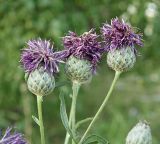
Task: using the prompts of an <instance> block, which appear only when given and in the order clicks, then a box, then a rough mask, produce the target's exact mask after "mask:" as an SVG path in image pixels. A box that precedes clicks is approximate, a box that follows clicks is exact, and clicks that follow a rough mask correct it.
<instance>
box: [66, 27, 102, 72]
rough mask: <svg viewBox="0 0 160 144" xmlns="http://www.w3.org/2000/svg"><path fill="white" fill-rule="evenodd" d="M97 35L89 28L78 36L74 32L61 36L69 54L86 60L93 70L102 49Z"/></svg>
mask: <svg viewBox="0 0 160 144" xmlns="http://www.w3.org/2000/svg"><path fill="white" fill-rule="evenodd" d="M97 38H98V35H97V34H96V33H95V32H94V30H93V29H91V30H90V31H89V32H85V33H83V34H82V35H80V36H77V34H76V33H74V32H69V34H68V35H67V36H65V37H64V38H63V43H64V47H65V48H66V49H68V51H69V55H68V57H70V56H74V57H76V58H79V59H83V60H88V61H89V62H90V63H91V64H92V69H93V71H95V68H96V65H97V63H98V62H99V60H100V58H101V54H102V52H103V49H102V48H101V44H100V42H98V41H97Z"/></svg>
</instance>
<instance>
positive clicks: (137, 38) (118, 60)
mask: <svg viewBox="0 0 160 144" xmlns="http://www.w3.org/2000/svg"><path fill="white" fill-rule="evenodd" d="M101 32H102V37H103V39H104V42H105V45H104V49H105V50H106V51H107V52H108V55H107V63H108V65H109V67H111V68H112V69H113V70H115V77H114V80H113V82H112V84H111V87H110V89H109V91H108V93H107V95H106V97H105V99H104V101H103V102H102V104H101V106H100V108H99V109H98V111H97V113H96V114H95V116H94V118H93V120H92V121H91V123H90V124H89V126H88V128H87V130H86V131H85V133H84V135H83V136H82V138H81V140H80V142H79V144H82V142H83V140H84V139H85V137H86V136H87V134H88V132H89V131H90V129H91V128H92V127H93V125H94V123H95V121H96V120H97V119H98V117H99V115H100V114H101V112H102V110H103V109H104V107H105V105H106V103H107V102H108V99H109V98H110V96H111V93H112V91H113V88H114V86H115V84H116V81H117V80H118V78H119V76H120V74H121V73H122V72H124V71H127V70H130V69H131V68H132V67H133V66H134V63H135V61H136V53H137V50H136V48H135V44H137V45H139V46H142V45H143V43H142V35H140V34H136V33H135V32H134V30H133V28H132V27H131V26H129V25H128V24H127V23H125V22H124V21H123V20H119V19H118V18H114V19H112V20H111V24H106V23H105V24H104V25H103V27H102V28H101Z"/></svg>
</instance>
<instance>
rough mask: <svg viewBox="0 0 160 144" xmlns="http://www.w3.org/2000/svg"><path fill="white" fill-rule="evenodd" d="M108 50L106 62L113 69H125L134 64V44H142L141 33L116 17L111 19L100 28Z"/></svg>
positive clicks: (135, 52)
mask: <svg viewBox="0 0 160 144" xmlns="http://www.w3.org/2000/svg"><path fill="white" fill-rule="evenodd" d="M101 32H102V35H103V39H104V42H105V50H106V51H108V56H107V63H108V65H109V67H111V68H112V69H113V70H115V71H120V72H122V71H127V70H129V69H131V68H132V67H133V66H134V63H135V61H136V55H137V50H136V48H135V45H139V46H143V42H142V35H141V34H136V33H135V31H134V29H133V28H132V27H131V26H130V25H128V24H126V23H125V22H124V21H123V20H121V21H120V20H119V19H118V18H115V19H112V20H111V24H110V25H109V24H104V25H103V27H102V28H101Z"/></svg>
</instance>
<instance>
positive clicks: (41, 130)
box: [37, 96, 45, 144]
mask: <svg viewBox="0 0 160 144" xmlns="http://www.w3.org/2000/svg"><path fill="white" fill-rule="evenodd" d="M42 101H43V98H42V96H37V108H38V117H39V127H40V134H41V144H45V136H44V126H43V116H42Z"/></svg>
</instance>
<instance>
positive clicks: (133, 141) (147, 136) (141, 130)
mask: <svg viewBox="0 0 160 144" xmlns="http://www.w3.org/2000/svg"><path fill="white" fill-rule="evenodd" d="M126 144H152V135H151V129H150V127H149V125H148V123H147V122H139V123H138V124H137V125H136V126H135V127H133V128H132V129H131V131H130V132H129V133H128V135H127V138H126Z"/></svg>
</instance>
